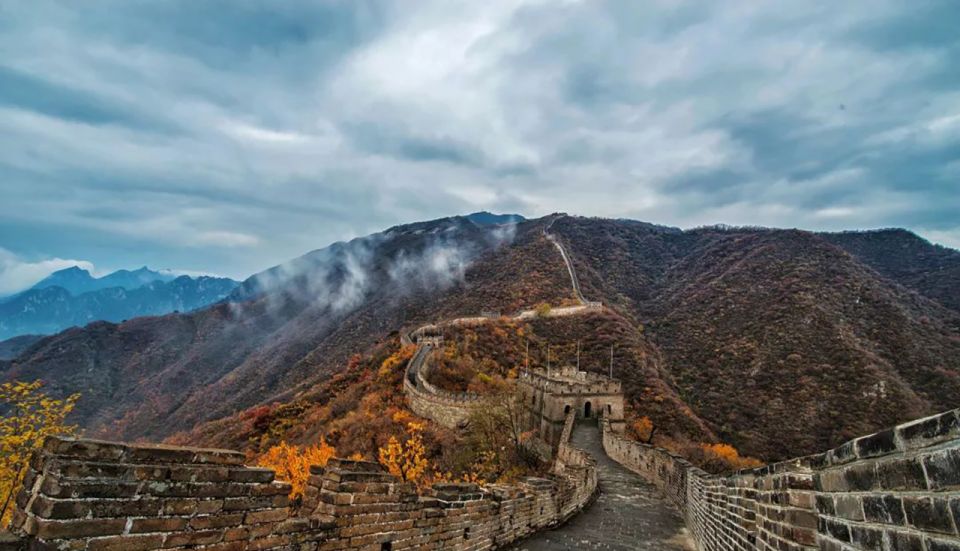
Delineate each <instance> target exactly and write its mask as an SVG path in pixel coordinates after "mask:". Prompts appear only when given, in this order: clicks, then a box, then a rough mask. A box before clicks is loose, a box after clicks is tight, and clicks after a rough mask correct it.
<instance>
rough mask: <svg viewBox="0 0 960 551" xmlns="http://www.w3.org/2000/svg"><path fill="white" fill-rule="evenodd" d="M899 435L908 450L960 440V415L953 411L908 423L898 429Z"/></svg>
mask: <svg viewBox="0 0 960 551" xmlns="http://www.w3.org/2000/svg"><path fill="white" fill-rule="evenodd" d="M897 434H899V435H900V439H901V440H902V441H903V443H904V446H905V447H906V448H907V449H919V448H923V447H927V446H930V445H933V444H936V443H939V442H944V441H946V440H950V439H955V438H960V413H958V410H953V411H948V412H946V413H941V414H939V415H934V416H931V417H927V418H925V419H919V420H917V421H913V422H911V423H906V424H904V425H900V426H899V427H897Z"/></svg>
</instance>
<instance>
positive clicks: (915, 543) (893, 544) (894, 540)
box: [883, 530, 924, 551]
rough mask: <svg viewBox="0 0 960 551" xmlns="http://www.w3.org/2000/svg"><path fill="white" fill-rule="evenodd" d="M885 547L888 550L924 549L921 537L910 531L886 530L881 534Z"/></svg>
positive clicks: (912, 550)
mask: <svg viewBox="0 0 960 551" xmlns="http://www.w3.org/2000/svg"><path fill="white" fill-rule="evenodd" d="M883 538H884V545H885V546H886V548H885V549H889V551H924V548H923V537H921V536H919V535H918V534H913V533H910V532H901V531H899V530H887V531H886V532H884V534H883Z"/></svg>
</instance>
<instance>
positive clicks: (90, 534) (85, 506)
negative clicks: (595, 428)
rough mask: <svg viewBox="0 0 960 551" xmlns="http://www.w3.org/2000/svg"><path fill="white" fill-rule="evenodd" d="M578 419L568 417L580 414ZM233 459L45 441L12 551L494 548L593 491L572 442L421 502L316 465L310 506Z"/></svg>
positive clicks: (569, 511) (22, 497)
mask: <svg viewBox="0 0 960 551" xmlns="http://www.w3.org/2000/svg"><path fill="white" fill-rule="evenodd" d="M571 422H572V416H571ZM242 461H243V455H242V454H239V453H237V452H231V451H224V450H202V449H192V448H175V447H162V446H134V445H125V444H118V443H110V442H99V441H92V440H71V439H58V438H51V439H49V440H48V441H47V442H46V444H45V446H44V449H43V450H42V451H41V452H39V453H38V454H36V456H35V457H34V459H33V461H32V464H31V470H30V472H29V474H28V476H27V480H26V481H25V485H24V488H23V490H22V491H21V492H20V494H19V496H18V500H17V505H18V509H17V511H16V513H15V522H14V526H13V528H14V530H15V533H16V534H17V536H18V537H19V540H15V541H6V540H5V539H4V537H0V549H3V550H4V551H8V550H19V549H25V548H26V547H27V546H28V545H29V546H30V548H31V549H70V550H88V551H104V550H133V551H138V550H139V551H146V550H152V549H177V550H180V549H208V550H217V551H245V550H255V549H257V550H259V549H277V550H291V551H292V550H327V549H330V550H333V549H362V550H371V551H382V550H391V551H392V550H399V549H426V550H430V549H452V550H481V549H496V548H498V547H500V546H503V545H506V544H508V543H511V542H514V541H517V540H518V539H521V538H523V537H525V536H528V535H530V534H532V533H534V532H536V531H538V530H542V529H544V528H548V527H551V526H555V525H557V524H560V523H562V522H564V521H565V520H566V519H568V518H569V517H570V516H572V515H573V514H575V513H576V512H578V511H579V510H580V509H582V508H583V507H584V506H586V504H587V503H589V501H590V499H591V498H592V497H593V495H594V494H595V492H596V490H597V477H596V468H595V465H594V463H593V461H592V460H591V459H590V457H589V456H588V455H587V454H586V453H584V452H582V451H580V450H576V449H574V448H572V447H571V446H569V445H568V444H567V443H566V442H565V443H564V447H563V449H562V452H561V453H558V458H557V461H556V462H555V465H554V469H553V472H552V474H551V475H550V477H549V478H527V479H524V480H523V481H521V482H519V483H517V484H514V485H490V486H487V487H479V486H477V485H474V484H444V485H436V486H434V487H433V488H431V489H428V490H425V491H424V492H422V493H418V491H417V488H416V487H415V486H414V485H413V484H410V483H404V482H401V481H400V480H399V479H397V478H395V477H393V476H392V475H390V474H389V473H387V472H385V471H384V470H383V468H382V467H381V466H380V465H379V464H377V463H370V462H364V461H347V460H341V459H332V460H330V462H329V464H328V465H327V467H326V468H317V467H314V468H313V469H312V470H311V477H310V481H309V483H308V486H307V489H306V492H305V497H304V500H303V504H302V505H301V506H299V507H298V508H291V507H289V504H288V499H287V493H288V492H289V489H290V488H289V486H288V485H287V484H283V483H278V482H275V481H274V473H273V472H272V471H270V470H266V469H259V468H251V467H245V466H243V465H242Z"/></svg>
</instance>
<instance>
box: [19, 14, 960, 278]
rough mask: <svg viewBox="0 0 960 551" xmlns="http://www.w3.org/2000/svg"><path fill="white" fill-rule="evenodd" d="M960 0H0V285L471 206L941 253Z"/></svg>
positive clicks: (955, 228) (950, 200)
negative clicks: (915, 238)
mask: <svg viewBox="0 0 960 551" xmlns="http://www.w3.org/2000/svg"><path fill="white" fill-rule="evenodd" d="M958 21H960V2H955V1H953V0H944V1H941V2H931V1H924V0H918V1H914V2H903V1H902V0H869V1H855V0H851V1H845V2H835V1H823V2H821V1H808V0H803V1H799V0H798V1H794V2H756V1H737V0H732V1H729V2H714V1H703V2H686V1H679V0H648V1H644V2H637V1H636V0H624V1H620V2H617V1H610V2H602V1H583V2H576V1H553V2H542V1H519V0H517V1H513V0H510V1H499V0H484V1H483V2H475V1H471V2H457V1H451V0H443V1H436V2H434V1H430V0H418V1H416V2H408V1H403V2H401V1H397V2H378V1H364V0H349V1H348V0H344V1H329V2H320V1H305V0H288V1H285V2H266V1H264V2H252V1H247V0H230V1H226V0H224V1H213V0H211V1H204V2H197V1H195V0H182V1H181V0H165V1H162V2H133V1H129V0H117V1H109V0H91V1H89V2H72V1H68V0H64V1H62V2H48V1H46V0H31V1H30V2H24V1H22V0H0V294H4V293H9V292H13V291H16V290H19V289H20V288H23V287H25V286H28V285H30V284H31V283H33V282H34V281H36V280H37V279H39V277H42V276H43V275H45V274H46V273H49V272H50V271H52V270H55V269H58V268H61V267H65V266H70V265H81V266H82V267H85V268H88V269H91V270H93V271H95V272H98V273H103V272H106V271H109V270H113V269H118V268H135V267H139V266H141V265H149V266H150V267H153V268H158V269H172V270H182V271H188V272H191V273H213V274H220V275H226V276H231V277H235V278H243V277H246V276H249V275H250V274H252V273H255V272H258V271H260V270H262V269H265V268H267V267H270V266H273V265H275V264H278V263H280V262H283V261H285V260H288V259H290V258H293V257H296V256H299V255H301V254H303V253H305V252H307V251H310V250H313V249H317V248H320V247H324V246H326V245H328V244H329V243H331V242H333V241H337V240H342V239H349V238H352V237H355V236H359V235H365V234H368V233H371V232H375V231H379V230H382V229H385V228H387V227H389V226H391V225H394V224H398V223H405V222H412V221H417V220H425V219H432V218H438V217H442V216H449V215H454V214H465V213H469V212H474V211H478V210H490V211H495V212H510V213H513V212H517V213H521V214H523V215H525V216H528V217H535V216H542V215H545V214H549V213H551V212H568V213H570V214H579V215H585V216H604V217H622V218H633V219H639V220H645V221H649V222H654V223H659V224H667V225H671V226H679V227H683V228H689V227H696V226H700V225H708V224H715V223H725V224H732V225H761V226H774V227H800V228H804V229H810V230H842V229H863V228H878V227H893V226H896V227H905V228H908V229H910V230H912V231H914V232H916V233H918V234H919V235H921V236H923V237H925V238H927V239H929V240H931V241H933V242H936V243H940V244H944V245H947V246H951V247H954V248H960V70H958V64H960V33H958V32H957V31H956V24H957V22H958Z"/></svg>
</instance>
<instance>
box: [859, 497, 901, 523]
mask: <svg viewBox="0 0 960 551" xmlns="http://www.w3.org/2000/svg"><path fill="white" fill-rule="evenodd" d="M863 515H864V517H865V518H866V520H867V521H868V522H881V523H884V524H896V525H898V526H902V525H903V524H904V514H903V500H901V499H900V498H899V497H897V496H894V495H891V494H887V495H880V496H875V495H869V496H864V497H863Z"/></svg>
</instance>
